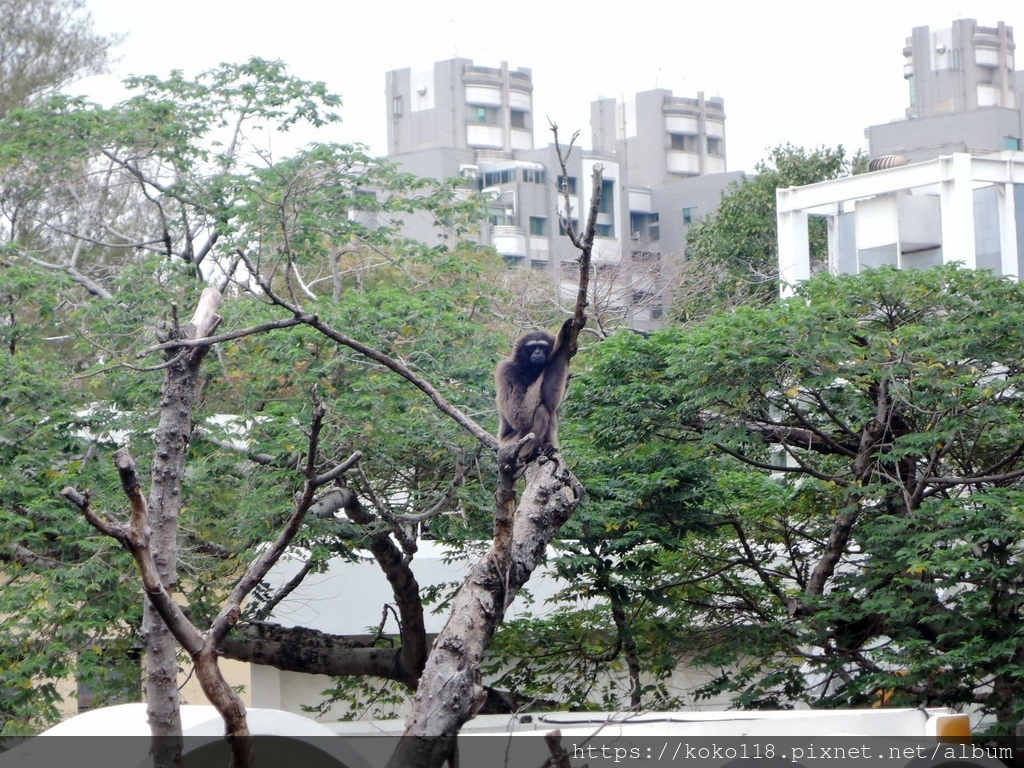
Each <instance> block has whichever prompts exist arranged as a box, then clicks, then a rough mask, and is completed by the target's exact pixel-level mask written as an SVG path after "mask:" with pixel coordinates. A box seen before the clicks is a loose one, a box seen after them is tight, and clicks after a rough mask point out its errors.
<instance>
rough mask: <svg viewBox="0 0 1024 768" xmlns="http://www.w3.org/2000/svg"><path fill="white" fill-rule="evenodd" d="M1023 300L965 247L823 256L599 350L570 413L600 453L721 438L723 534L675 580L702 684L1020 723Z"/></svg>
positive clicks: (672, 595)
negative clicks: (756, 300)
mask: <svg viewBox="0 0 1024 768" xmlns="http://www.w3.org/2000/svg"><path fill="white" fill-rule="evenodd" d="M1022 299H1024V288H1022V287H1021V286H1020V285H1019V284H1018V283H1016V282H1013V281H1010V280H1004V279H999V278H996V277H994V276H992V275H990V274H988V273H985V272H980V271H968V270H963V269H960V268H957V267H955V266H949V267H943V268H936V269H933V270H928V271H918V270H907V271H902V272H901V271H895V270H891V269H886V270H880V271H877V272H867V273H865V274H861V275H838V276H833V275H827V274H825V275H819V276H817V277H815V278H813V279H812V280H810V281H809V282H808V283H806V284H805V285H803V286H802V287H801V288H800V289H799V290H798V292H797V294H796V295H795V296H794V297H793V298H791V299H788V300H786V301H783V302H778V303H774V304H772V305H769V306H767V307H762V308H753V307H744V308H739V309H736V310H735V311H732V312H729V313H723V314H718V315H715V316H713V317H711V318H710V319H709V320H707V321H706V322H704V323H699V324H691V325H689V326H685V327H677V328H671V329H666V330H664V331H660V332H657V333H654V334H651V335H650V337H649V338H645V337H642V336H639V335H635V334H622V335H618V336H616V337H613V338H612V339H611V340H609V341H608V342H606V343H605V344H602V345H600V346H598V347H596V348H594V349H592V350H591V351H590V355H589V356H588V357H589V358H590V360H591V369H590V370H589V371H588V373H587V374H586V377H585V380H584V381H583V382H581V388H583V389H586V391H588V393H590V394H591V396H592V398H591V399H590V400H589V402H584V403H581V402H580V401H574V402H575V404H576V407H575V408H574V411H573V417H574V418H576V419H584V420H587V422H588V423H590V424H595V423H597V424H601V425H607V426H606V427H604V428H603V429H601V431H600V432H599V434H598V435H597V439H599V440H600V441H601V443H602V444H603V445H605V446H606V447H607V449H608V450H609V451H611V452H613V453H614V452H615V451H618V450H623V449H625V448H626V447H627V446H629V445H631V444H635V443H642V444H647V445H648V446H650V447H652V448H653V446H658V445H667V446H678V445H692V446H703V447H704V449H705V450H707V451H708V455H709V456H711V457H714V462H713V464H712V465H711V470H712V473H713V477H714V486H715V488H716V492H715V495H714V496H713V497H712V501H710V504H711V505H712V506H713V508H714V511H715V514H714V518H713V520H712V521H711V522H712V524H713V525H714V527H715V528H716V530H717V534H716V535H713V536H708V535H706V534H703V533H700V532H695V533H693V534H692V535H691V536H690V537H689V538H688V539H687V540H686V541H685V542H683V543H682V544H681V545H680V546H679V547H678V554H677V556H676V557H675V558H673V562H674V566H668V567H670V568H671V567H674V568H675V569H676V570H677V571H678V573H679V574H681V581H682V582H683V583H682V585H681V586H678V587H668V588H667V589H666V591H665V595H666V597H667V602H668V604H670V605H672V606H673V609H672V610H673V611H675V612H678V614H679V615H681V616H684V617H685V622H684V623H685V624H688V625H689V629H688V635H689V638H690V641H691V642H693V643H696V644H697V645H698V647H700V648H703V649H705V651H704V653H703V654H702V660H703V661H704V662H705V663H708V664H710V665H713V666H715V667H717V668H719V669H720V670H721V674H720V676H719V678H718V680H717V681H716V682H715V683H714V684H713V685H712V686H710V687H709V688H708V691H707V692H708V693H714V692H727V693H731V695H733V696H734V697H735V700H736V701H737V703H740V704H743V705H746V706H761V707H765V706H767V707H778V706H786V705H789V704H792V703H794V702H798V701H804V702H809V703H812V704H816V705H824V706H859V705H866V704H870V703H878V702H879V701H881V700H883V699H884V700H885V701H886V702H889V703H909V704H922V703H928V704H937V705H939V704H941V705H951V706H958V705H962V704H967V703H972V704H977V705H979V706H980V707H981V709H982V710H983V711H985V712H989V713H993V714H995V715H997V716H998V718H999V720H1000V721H1001V722H1003V723H1006V724H1012V723H1015V722H1016V721H1017V719H1019V717H1020V715H1021V709H1020V703H1019V702H1020V698H1019V696H1017V695H1016V692H1018V691H1019V687H1018V684H1017V682H1016V672H1015V669H1016V668H1017V666H1018V664H1019V662H1020V659H1021V654H1022V652H1024V637H1022V636H1021V633H1020V632H1019V630H1018V627H1019V626H1020V610H1021V603H1022V596H1021V594H1020V590H1019V587H1018V585H1019V583H1020V578H1021V574H1022V568H1024V563H1022V559H1021V543H1020V530H1021V508H1022V507H1021V503H1022V501H1024V497H1022V495H1021V493H1022V491H1021V478H1022V477H1024V458H1022V456H1024V451H1022V447H1024V431H1022V429H1024V428H1022V425H1021V421H1020V418H1019V413H1020V407H1021V399H1020V392H1021V384H1022V381H1021V375H1022V372H1024V371H1022V364H1021V355H1020V340H1019V333H1020V328H1021V327H1022V322H1024V316H1022V314H1021V307H1022V306H1024V304H1022Z"/></svg>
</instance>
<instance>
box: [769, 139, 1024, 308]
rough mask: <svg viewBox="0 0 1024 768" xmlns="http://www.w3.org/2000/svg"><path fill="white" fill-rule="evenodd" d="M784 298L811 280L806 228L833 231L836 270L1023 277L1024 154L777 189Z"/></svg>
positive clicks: (932, 163) (957, 157)
mask: <svg viewBox="0 0 1024 768" xmlns="http://www.w3.org/2000/svg"><path fill="white" fill-rule="evenodd" d="M775 195H776V203H777V211H778V247H779V275H780V280H781V282H782V294H783V295H784V296H785V295H790V294H792V292H793V289H794V287H795V286H796V285H797V284H798V283H800V282H801V281H803V280H807V279H808V278H809V277H810V274H811V272H810V249H809V243H808V220H809V217H810V216H824V217H826V221H827V223H828V227H827V230H828V251H829V270H830V271H832V272H847V273H850V272H853V273H856V272H859V271H860V270H861V269H863V268H867V267H877V266H880V265H883V264H889V265H892V266H896V267H898V268H900V269H906V268H921V267H927V266H932V265H935V264H945V263H950V262H960V263H961V264H963V265H964V266H965V267H968V268H970V269H977V268H983V269H991V270H993V271H994V272H996V273H997V274H1001V275H1006V276H1012V277H1019V276H1020V274H1021V271H1022V262H1024V253H1022V250H1021V249H1022V247H1024V153H1022V152H1009V151H1008V152H1000V153H998V154H993V155H985V156H977V157H976V156H973V155H969V154H965V153H957V154H953V155H945V156H942V157H939V158H937V159H935V160H928V161H925V162H921V163H913V164H911V165H901V166H897V167H894V168H886V169H884V170H879V171H872V172H869V173H864V174H859V175H856V176H848V177H845V178H841V179H835V180H833V181H823V182H819V183H817V184H808V185H806V186H802V187H789V188H785V189H778V190H776V193H775Z"/></svg>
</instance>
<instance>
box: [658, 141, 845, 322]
mask: <svg viewBox="0 0 1024 768" xmlns="http://www.w3.org/2000/svg"><path fill="white" fill-rule="evenodd" d="M754 171H755V173H754V175H753V176H748V177H745V178H744V179H742V180H740V181H737V182H734V183H733V184H732V185H730V187H729V188H728V189H727V190H726V191H725V192H724V193H723V194H722V199H721V201H720V203H719V205H718V209H717V211H716V212H715V213H714V214H712V215H710V216H708V217H707V218H705V219H702V220H701V221H699V222H697V223H696V224H695V225H694V226H693V227H691V229H690V232H689V236H688V243H687V246H688V251H687V253H688V255H689V259H690V260H691V261H693V262H695V264H696V272H697V273H698V276H699V275H704V276H706V275H707V274H713V275H717V276H718V279H717V281H716V282H717V284H716V286H715V287H714V289H713V290H712V291H710V292H701V293H699V294H696V295H687V296H686V298H685V299H684V300H682V301H681V302H680V303H679V305H678V306H677V307H676V308H675V310H674V312H675V314H676V315H677V316H679V317H681V318H684V319H685V318H692V317H704V316H705V315H706V314H707V313H708V311H709V310H713V309H715V308H718V307H721V306H723V305H726V306H730V305H734V304H737V303H748V302H751V303H756V304H764V303H765V302H770V301H772V300H773V299H774V298H776V297H777V296H778V273H779V265H778V240H777V231H776V230H777V222H776V214H775V190H776V189H779V188H785V187H791V186H801V185H804V184H813V183H815V182H819V181H827V180H829V179H836V178H839V177H840V176H844V175H847V174H848V173H849V172H850V161H849V160H848V159H847V157H846V153H845V152H844V151H843V148H842V147H836V148H835V149H830V148H827V147H819V148H817V149H813V150H807V149H804V148H802V147H794V146H792V145H790V144H786V145H783V146H779V147H775V148H774V149H772V150H771V152H769V154H768V157H767V158H766V159H764V160H762V161H760V162H759V163H758V164H757V165H756V166H755V167H754ZM809 233H810V249H811V262H812V264H816V265H820V264H821V263H823V262H824V261H825V260H826V258H827V253H828V251H827V244H826V239H825V225H824V222H823V221H811V222H810V230H809Z"/></svg>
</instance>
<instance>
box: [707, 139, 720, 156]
mask: <svg viewBox="0 0 1024 768" xmlns="http://www.w3.org/2000/svg"><path fill="white" fill-rule="evenodd" d="M708 154H709V155H721V154H722V140H721V139H716V138H714V137H713V136H708Z"/></svg>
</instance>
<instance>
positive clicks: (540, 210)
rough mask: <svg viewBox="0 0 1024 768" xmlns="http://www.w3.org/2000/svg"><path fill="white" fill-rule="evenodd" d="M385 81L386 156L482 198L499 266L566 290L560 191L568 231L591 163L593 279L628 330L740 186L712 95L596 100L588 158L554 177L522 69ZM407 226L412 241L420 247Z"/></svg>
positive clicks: (578, 156)
mask: <svg viewBox="0 0 1024 768" xmlns="http://www.w3.org/2000/svg"><path fill="white" fill-rule="evenodd" d="M385 79H386V89H385V90H386V98H387V104H388V109H389V116H388V148H389V158H390V159H391V160H393V161H395V162H397V163H398V164H399V165H400V166H401V167H402V169H403V170H406V171H408V172H411V173H415V174H417V175H419V176H425V177H432V178H450V177H454V176H461V177H463V178H465V179H466V180H467V183H468V184H473V185H475V186H476V188H477V189H478V190H480V191H481V192H483V193H484V195H486V196H487V198H488V199H489V201H490V211H489V216H488V221H487V223H486V224H485V226H484V228H483V231H482V232H481V235H480V240H481V242H483V243H486V244H488V245H491V246H493V247H494V248H495V249H496V250H497V251H498V252H499V253H500V254H501V255H502V256H504V258H505V260H506V262H507V263H508V265H509V267H510V268H515V269H523V270H531V271H539V272H543V273H544V274H546V275H548V276H549V277H550V279H551V280H552V282H553V283H554V284H555V285H561V286H564V287H565V290H566V291H569V290H570V286H571V284H573V283H574V281H575V269H576V268H577V266H576V258H577V256H578V254H577V252H576V250H575V248H574V246H573V245H572V243H571V242H570V241H569V239H568V238H567V237H565V233H564V229H563V227H562V220H561V217H562V216H563V215H564V214H565V198H564V196H563V195H562V192H561V190H562V189H563V184H564V188H565V189H566V190H567V191H568V194H569V207H570V209H571V212H570V218H571V220H572V221H574V222H577V223H578V222H579V220H580V218H581V213H580V212H581V211H586V209H587V207H588V205H589V201H590V196H591V185H592V181H591V179H592V177H593V169H594V166H595V165H596V164H598V163H600V165H601V166H602V177H603V180H602V189H601V203H600V209H599V212H598V220H597V235H596V239H595V243H594V251H593V263H594V268H595V278H596V281H597V282H598V283H601V284H602V286H603V291H602V292H603V295H604V297H605V299H606V301H607V302H608V303H609V306H610V307H611V308H612V310H613V311H617V312H621V313H622V314H623V315H624V316H628V317H629V321H630V322H631V323H632V324H633V325H634V326H636V327H639V328H651V327H655V326H657V325H658V324H659V320H660V316H661V311H662V306H661V303H660V300H659V298H658V296H659V292H660V291H661V290H662V289H663V288H664V286H665V284H666V278H665V277H664V276H665V275H666V274H667V272H666V269H665V267H666V266H667V265H668V264H669V263H670V262H671V261H672V260H674V259H682V258H685V244H686V232H687V229H688V228H689V226H690V225H691V224H693V223H694V222H696V221H697V220H699V218H701V217H702V216H704V215H706V214H707V213H709V212H711V211H714V210H715V209H716V208H717V205H718V200H719V199H720V197H721V192H722V191H723V190H724V189H725V188H726V187H727V186H728V185H729V184H730V183H732V182H733V181H736V180H737V179H739V178H742V174H741V173H732V174H729V173H726V172H725V169H726V144H725V104H724V101H723V99H721V98H720V97H715V98H705V96H704V94H703V93H698V94H697V96H696V97H695V98H685V97H678V96H674V95H673V94H672V92H671V91H669V90H666V89H655V90H652V91H646V92H642V93H638V94H636V95H635V97H633V98H631V99H629V100H628V101H623V102H618V101H616V100H615V99H599V100H597V101H595V102H593V103H592V105H591V129H592V133H593V136H594V141H593V147H591V148H581V147H575V148H574V149H573V151H572V153H571V155H570V156H569V157H568V159H567V168H566V172H565V173H564V174H563V173H562V170H561V168H560V164H559V162H558V156H557V153H556V150H555V147H554V145H548V146H544V147H535V146H534V140H533V128H534V115H533V82H532V75H531V71H530V70H529V69H527V68H518V69H512V68H510V67H509V65H508V64H507V63H506V62H502V63H501V65H500V66H498V67H481V66H477V65H475V64H474V63H473V62H472V61H471V60H469V59H449V60H447V61H441V62H437V63H435V64H434V65H433V67H432V68H431V69H429V70H426V71H423V72H418V73H416V72H413V71H412V70H411V69H409V68H406V69H399V70H393V71H391V72H388V73H387V74H386V78H385ZM584 218H585V217H584ZM412 226H413V229H412V230H411V231H410V234H413V235H414V236H416V237H420V238H429V237H430V236H431V233H430V232H429V231H428V230H426V229H424V230H423V231H420V230H417V229H416V224H415V223H413V225H412ZM563 274H564V279H563ZM573 291H574V288H573Z"/></svg>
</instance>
